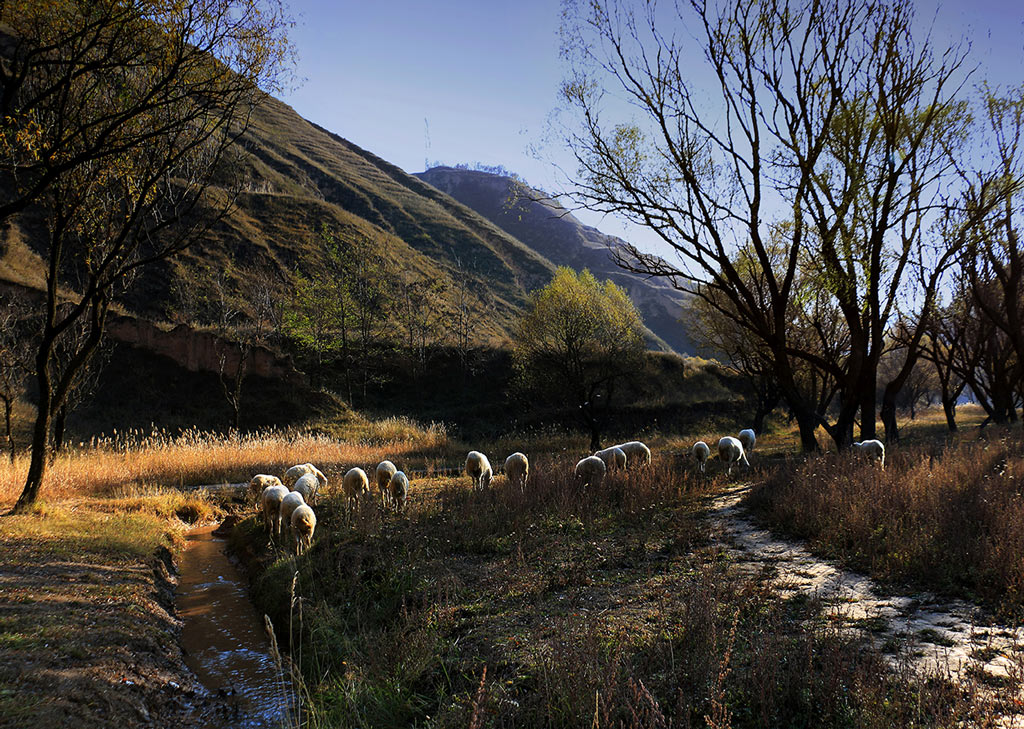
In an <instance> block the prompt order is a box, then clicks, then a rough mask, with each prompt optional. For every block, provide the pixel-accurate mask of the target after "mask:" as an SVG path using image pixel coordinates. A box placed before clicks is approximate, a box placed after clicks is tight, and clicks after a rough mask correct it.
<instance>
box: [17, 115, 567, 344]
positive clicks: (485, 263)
mask: <svg viewBox="0 0 1024 729" xmlns="http://www.w3.org/2000/svg"><path fill="white" fill-rule="evenodd" d="M243 144H244V146H245V148H246V150H247V152H248V153H249V154H247V155H245V156H244V157H243V158H242V159H241V161H240V162H239V163H238V164H236V165H235V166H234V168H233V170H232V173H233V175H235V176H237V175H241V178H242V180H243V187H242V189H243V191H242V193H241V194H240V195H239V196H238V198H237V201H236V205H235V206H234V209H233V210H232V211H231V212H230V213H229V214H228V215H227V216H226V217H225V218H224V219H223V220H222V221H220V223H219V224H218V225H216V227H215V228H214V229H212V230H211V231H209V234H208V235H207V236H206V237H205V238H204V239H203V240H201V241H198V242H197V243H195V244H194V245H192V246H191V247H190V248H189V249H188V250H187V251H185V252H184V253H183V254H181V255H179V256H178V257H176V258H175V259H173V260H169V261H163V262H159V263H157V264H154V265H151V266H148V267H147V268H146V269H145V270H144V271H143V273H142V274H141V276H140V278H139V280H137V281H136V282H135V284H134V285H133V286H132V288H131V289H130V290H129V291H128V292H127V294H126V295H125V296H124V297H122V299H121V307H122V308H123V309H124V310H125V311H126V312H127V313H130V314H134V315H138V316H142V317H145V318H147V319H150V320H153V321H182V320H183V314H182V313H181V312H180V311H178V306H179V302H178V298H177V295H176V292H178V291H181V290H183V289H188V288H189V287H190V286H193V285H194V284H195V283H196V277H197V272H198V271H200V270H202V269H206V270H213V271H228V272H229V275H230V276H231V277H233V278H234V283H235V285H236V286H239V287H240V286H242V285H244V281H243V280H242V274H241V273H232V272H233V271H237V270H238V269H241V268H246V267H248V268H252V267H254V266H256V267H259V268H262V269H265V270H266V269H269V270H270V271H271V272H272V274H273V275H274V277H275V278H276V280H278V281H280V282H284V285H285V286H287V285H288V284H287V282H288V281H290V277H291V274H292V273H294V272H296V271H308V270H310V269H313V268H316V267H317V266H318V265H320V264H321V263H322V261H323V260H324V259H325V255H326V251H325V247H324V244H323V241H322V238H321V236H320V231H321V229H322V228H323V227H324V226H326V227H328V228H330V229H331V230H332V231H334V233H335V235H336V236H337V238H338V239H339V240H340V241H341V242H342V244H345V243H354V242H356V241H361V240H362V241H371V242H372V243H373V245H374V246H375V248H376V249H377V250H378V251H379V252H380V253H381V254H382V255H383V256H384V257H385V258H386V259H388V260H389V261H390V262H391V263H393V264H394V266H395V268H396V269H398V270H400V271H402V272H403V273H404V274H406V275H411V276H415V277H419V278H422V279H426V280H430V281H433V282H437V283H440V284H442V285H443V286H446V288H447V293H444V294H442V296H447V297H449V299H454V296H455V292H456V290H457V289H458V288H459V287H458V286H457V284H458V283H461V282H462V281H465V282H466V286H465V287H464V288H465V291H466V294H467V298H468V306H469V309H470V311H471V314H472V316H473V317H474V321H475V323H476V324H475V328H474V331H475V336H476V343H477V344H489V343H498V342H500V341H504V340H507V338H508V337H509V336H510V333H511V327H512V324H513V322H514V319H515V316H516V314H517V313H518V312H519V311H520V310H521V309H522V306H523V305H524V304H525V302H526V300H527V295H528V292H529V291H531V290H532V289H534V288H537V287H539V286H542V285H544V284H545V283H546V282H547V281H548V280H550V278H551V276H552V275H553V273H554V266H553V265H552V264H551V263H550V262H548V261H547V260H546V259H544V258H543V257H542V256H540V255H539V254H537V253H535V252H534V251H533V250H531V249H530V248H529V247H527V246H525V245H523V244H522V243H521V242H519V241H518V240H516V239H515V238H513V237H512V236H510V235H508V234H507V233H505V232H504V231H502V230H501V229H500V228H498V227H497V226H495V225H493V224H492V223H490V222H489V221H487V220H485V219H484V218H482V217H481V216H479V215H477V214H476V213H474V212H473V211H472V210H470V209H468V208H466V207H465V206H463V205H461V204H459V203H458V202H456V201H455V200H453V199H452V198H450V197H448V196H446V195H444V194H442V193H440V192H438V190H436V189H435V188H433V187H431V186H430V185H427V184H425V183H424V182H422V181H420V180H418V179H416V178H415V177H412V176H411V175H407V174H406V173H405V172H403V171H402V170H400V169H399V168H397V167H395V166H394V165H391V164H389V163H388V162H386V161H384V160H382V159H380V158H378V157H376V156H375V155H373V154H372V153H370V152H368V151H366V150H363V149H360V148H359V147H357V146H356V145H354V144H352V143H351V142H348V141H346V140H345V139H342V138H341V137H339V136H337V135H335V134H332V133H330V132H328V131H327V130H325V129H323V128H321V127H319V126H317V125H315V124H313V123H311V122H309V121H307V120H306V119H303V118H302V117H300V116H299V115H298V114H297V113H295V111H294V110H293V109H291V107H289V106H287V105H286V104H284V103H282V102H280V101H277V100H275V99H267V100H266V101H265V103H263V104H262V105H260V106H259V107H257V109H256V111H255V114H254V116H253V118H252V120H251V124H250V126H249V128H248V130H247V131H246V133H245V135H244V137H243ZM42 242H43V236H42V226H41V225H40V224H39V221H38V219H35V218H33V217H31V216H27V215H26V216H21V218H19V219H18V220H14V221H8V222H7V224H6V225H5V227H4V229H3V230H0V282H2V281H9V282H12V283H16V284H20V285H24V286H28V287H30V288H36V289H39V288H42V286H43V280H44V275H45V266H44V265H43V261H42V259H41V258H40V256H39V251H40V250H41V245H42ZM184 320H185V321H186V323H188V322H187V317H184Z"/></svg>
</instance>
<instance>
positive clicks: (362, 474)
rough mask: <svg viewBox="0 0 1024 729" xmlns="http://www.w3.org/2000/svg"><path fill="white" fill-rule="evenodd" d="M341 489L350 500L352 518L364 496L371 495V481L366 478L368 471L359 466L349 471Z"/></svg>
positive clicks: (349, 509) (349, 508)
mask: <svg viewBox="0 0 1024 729" xmlns="http://www.w3.org/2000/svg"><path fill="white" fill-rule="evenodd" d="M341 488H342V490H343V491H344V492H345V496H346V497H347V498H348V513H349V516H350V517H351V515H352V512H353V511H354V510H355V509H356V507H357V506H359V499H360V498H361V497H362V496H363V494H366V493H369V491H370V479H368V478H367V477H366V471H364V470H363V469H361V468H359V467H358V466H357V467H355V468H351V469H349V471H348V473H346V474H345V477H344V478H343V479H342V481H341Z"/></svg>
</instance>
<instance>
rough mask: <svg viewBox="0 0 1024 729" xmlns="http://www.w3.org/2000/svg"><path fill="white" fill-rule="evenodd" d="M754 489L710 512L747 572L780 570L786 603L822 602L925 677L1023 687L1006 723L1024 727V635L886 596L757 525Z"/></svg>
mask: <svg viewBox="0 0 1024 729" xmlns="http://www.w3.org/2000/svg"><path fill="white" fill-rule="evenodd" d="M748 490H749V486H748V485H742V486H736V487H733V488H730V489H728V490H726V491H724V492H721V493H719V494H717V495H716V496H714V497H712V498H711V500H710V503H709V507H708V516H709V518H710V519H711V521H712V523H713V524H714V525H715V526H716V528H717V529H718V530H719V532H720V533H721V537H722V544H723V546H724V547H725V549H726V550H727V552H728V553H729V555H730V557H731V558H732V559H734V560H735V562H736V564H737V566H738V567H739V568H740V569H743V570H746V571H749V572H751V573H755V572H761V571H763V570H764V569H765V568H766V567H767V568H772V572H773V573H774V576H773V578H772V579H773V582H774V584H775V587H776V588H777V589H778V590H779V592H780V594H781V595H782V596H783V597H789V596H793V595H796V594H798V593H803V594H808V595H815V596H817V597H819V598H820V599H821V600H822V601H823V602H824V603H825V604H826V605H827V606H828V610H829V612H830V614H832V615H834V616H835V618H836V619H837V620H841V621H843V623H844V625H846V626H848V627H849V628H850V629H853V630H860V631H863V632H864V633H865V634H866V635H868V636H870V637H871V639H872V640H873V641H874V642H875V644H876V645H878V646H879V647H881V648H882V649H883V650H884V651H885V652H886V653H887V654H889V655H891V656H892V659H893V661H894V662H898V661H908V662H909V664H910V665H911V666H912V667H913V668H915V669H916V670H918V671H920V672H922V673H925V674H928V675H932V674H935V673H939V674H941V675H946V676H949V677H950V678H952V679H953V680H954V681H957V682H964V681H967V680H970V679H974V680H975V683H976V685H979V687H980V688H982V689H987V690H988V691H990V692H991V690H992V689H999V688H1005V687H1013V686H1016V689H1017V690H1016V698H1013V696H1012V694H1013V692H1010V693H1011V697H1010V698H1011V701H1012V703H1014V704H1016V707H1017V708H1016V711H1014V712H1012V713H1008V714H1006V715H1005V716H1004V717H1003V721H1002V722H1001V725H1002V726H1007V727H1024V692H1022V691H1021V686H1022V683H1021V681H1022V678H1024V630H1022V629H1021V628H1020V627H1010V626H1006V625H998V624H994V623H992V622H991V620H990V619H989V618H987V617H986V616H985V614H984V613H983V612H982V611H981V610H980V609H979V608H978V607H977V606H975V605H972V604H970V603H967V602H964V601H962V600H944V599H939V598H937V597H936V596H934V595H930V594H918V595H916V596H914V597H908V596H897V595H889V594H886V592H885V591H884V590H883V589H882V588H881V587H880V586H879V585H877V584H876V583H875V582H874V581H873V580H871V578H869V577H866V576H864V575H862V574H858V573H856V572H850V571H847V570H844V569H841V568H838V567H836V566H835V565H833V564H830V563H828V562H825V561H823V560H822V559H820V558H818V557H815V556H814V555H813V554H811V553H810V552H809V551H808V550H807V549H805V548H804V547H803V546H801V544H799V543H796V542H789V541H785V540H782V539H778V538H776V537H774V536H772V534H771V532H769V531H768V530H767V529H762V528H761V527H759V526H757V525H756V524H754V522H753V521H752V520H751V519H750V518H749V517H748V516H747V515H746V513H745V510H744V509H743V508H742V507H741V505H740V502H741V500H742V499H743V497H744V495H745V494H746V493H747V491H748ZM1004 695H1005V694H1004Z"/></svg>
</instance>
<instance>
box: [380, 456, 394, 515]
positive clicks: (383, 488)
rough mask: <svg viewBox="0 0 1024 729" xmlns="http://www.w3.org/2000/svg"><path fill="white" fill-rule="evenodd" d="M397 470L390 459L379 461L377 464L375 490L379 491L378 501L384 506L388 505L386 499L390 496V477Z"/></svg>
mask: <svg viewBox="0 0 1024 729" xmlns="http://www.w3.org/2000/svg"><path fill="white" fill-rule="evenodd" d="M397 472H398V469H397V468H396V467H395V464H394V463H392V462H391V461H381V462H380V463H378V464H377V490H378V491H380V502H381V505H382V506H384V507H387V506H388V500H389V499H390V498H391V491H390V484H391V477H392V476H394V475H395V474H396V473H397Z"/></svg>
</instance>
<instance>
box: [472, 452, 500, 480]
mask: <svg viewBox="0 0 1024 729" xmlns="http://www.w3.org/2000/svg"><path fill="white" fill-rule="evenodd" d="M466 474H467V475H468V476H469V477H470V478H471V479H473V487H474V488H480V489H485V488H487V487H488V486H490V485H491V477H492V476H493V475H494V472H493V471H492V470H491V462H490V461H488V460H487V456H485V455H484V454H483V453H481V452H480V451H470V452H469V455H467V456H466Z"/></svg>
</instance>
